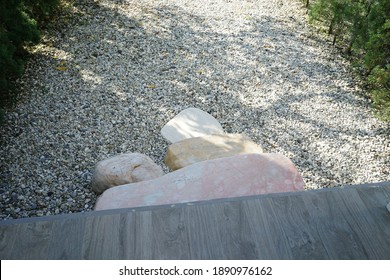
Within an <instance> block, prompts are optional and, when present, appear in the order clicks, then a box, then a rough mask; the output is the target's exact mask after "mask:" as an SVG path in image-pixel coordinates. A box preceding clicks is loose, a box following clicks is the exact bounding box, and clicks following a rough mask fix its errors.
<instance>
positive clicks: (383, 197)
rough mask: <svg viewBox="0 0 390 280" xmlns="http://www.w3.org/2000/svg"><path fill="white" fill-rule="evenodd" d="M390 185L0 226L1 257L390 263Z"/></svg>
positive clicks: (86, 214)
mask: <svg viewBox="0 0 390 280" xmlns="http://www.w3.org/2000/svg"><path fill="white" fill-rule="evenodd" d="M388 202H390V182H385V183H378V184H370V185H359V186H347V187H343V188H334V189H323V190H317V191H306V192H298V193H288V194H286V193H284V194H272V195H262V196H256V197H247V198H238V199H230V200H218V201H209V202H200V203H195V204H193V205H186V204H185V205H175V206H155V207H147V208H136V209H121V210H108V211H99V212H91V213H80V214H70V215H59V216H51V217H44V218H30V219H20V220H11V221H3V222H0V259H3V260H4V259H390V213H389V212H388V210H387V209H386V204H387V203H388Z"/></svg>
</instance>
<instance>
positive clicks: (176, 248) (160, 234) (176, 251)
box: [152, 207, 190, 259]
mask: <svg viewBox="0 0 390 280" xmlns="http://www.w3.org/2000/svg"><path fill="white" fill-rule="evenodd" d="M184 212H185V209H184V208H175V207H173V208H168V209H162V210H160V211H156V212H153V213H152V221H153V224H152V227H153V243H154V252H153V253H154V254H153V258H159V259H189V258H190V251H189V244H188V236H187V233H188V228H187V227H186V226H185V222H184V215H185V213H184Z"/></svg>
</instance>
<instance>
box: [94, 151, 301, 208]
mask: <svg viewBox="0 0 390 280" xmlns="http://www.w3.org/2000/svg"><path fill="white" fill-rule="evenodd" d="M303 189H304V182H303V180H302V177H301V176H300V174H299V172H298V170H297V169H296V167H295V166H294V164H293V163H292V162H291V160H290V159H288V158H287V157H285V156H283V155H281V154H246V155H237V156H233V157H227V158H219V159H214V160H207V161H202V162H198V163H195V164H193V165H190V166H187V167H184V168H182V169H179V170H177V171H174V172H171V173H168V174H166V175H164V176H162V177H159V178H157V179H153V180H149V181H142V182H138V183H133V184H127V185H122V186H117V187H113V188H110V189H108V190H106V191H105V192H104V193H103V194H102V195H101V196H100V197H99V198H98V200H97V202H96V205H95V210H105V209H117V208H132V207H141V206H151V205H166V204H177V203H187V202H195V201H204V200H211V199H220V198H233V197H241V196H251V195H259V194H267V193H278V192H293V191H301V190H303Z"/></svg>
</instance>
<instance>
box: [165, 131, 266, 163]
mask: <svg viewBox="0 0 390 280" xmlns="http://www.w3.org/2000/svg"><path fill="white" fill-rule="evenodd" d="M252 153H253V154H261V153H263V149H262V148H261V147H260V146H259V145H257V144H256V143H255V142H253V141H252V140H250V139H249V138H248V137H247V136H244V135H241V134H213V135H205V136H201V137H194V138H189V139H184V140H181V141H179V142H176V143H173V144H172V145H170V146H169V147H168V151H167V154H166V155H165V158H164V162H165V164H166V165H167V166H168V167H169V168H170V169H172V170H177V169H180V168H183V167H186V166H189V165H191V164H194V163H197V162H200V161H205V160H210V159H217V158H223V157H231V156H235V155H239V154H252Z"/></svg>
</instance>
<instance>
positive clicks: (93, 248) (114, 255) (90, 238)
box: [81, 215, 121, 259]
mask: <svg viewBox="0 0 390 280" xmlns="http://www.w3.org/2000/svg"><path fill="white" fill-rule="evenodd" d="M120 220H121V219H120V215H105V216H95V217H91V218H86V219H85V221H84V223H85V230H84V238H83V243H82V248H81V258H82V259H119V257H120V254H119V250H120V249H121V248H120V246H119V245H120V238H119V236H120V234H119V232H120V228H121V227H120Z"/></svg>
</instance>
